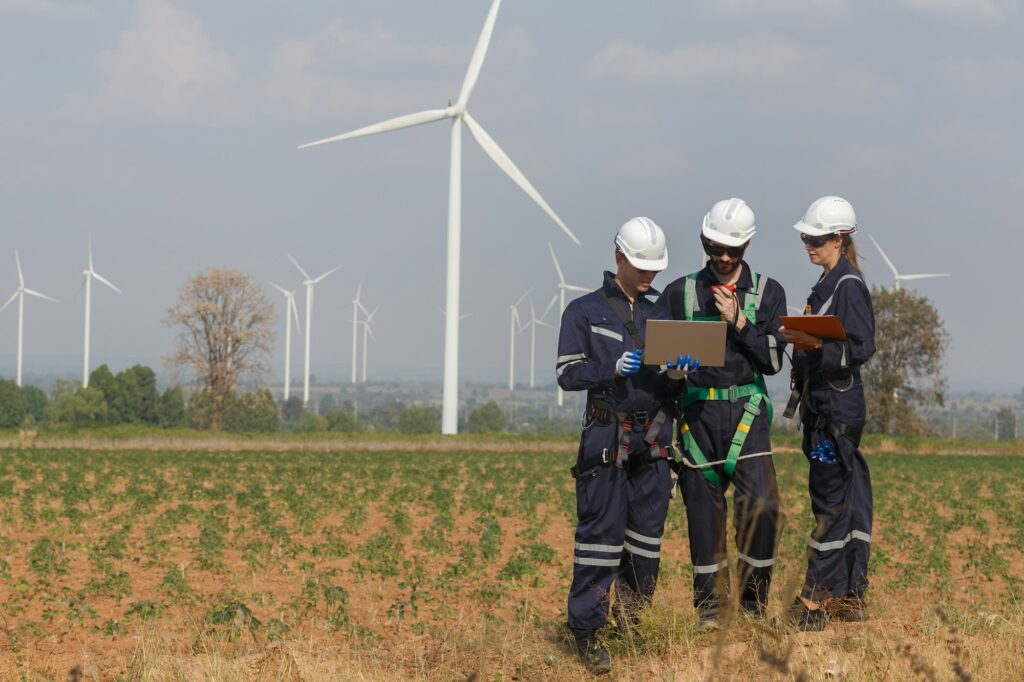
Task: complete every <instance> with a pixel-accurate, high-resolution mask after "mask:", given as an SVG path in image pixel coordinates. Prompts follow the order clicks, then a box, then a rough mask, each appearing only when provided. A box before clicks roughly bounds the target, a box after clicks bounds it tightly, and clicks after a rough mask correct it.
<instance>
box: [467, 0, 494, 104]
mask: <svg viewBox="0 0 1024 682" xmlns="http://www.w3.org/2000/svg"><path fill="white" fill-rule="evenodd" d="M500 5H501V0H494V2H492V3H491V10H490V11H489V12H488V13H487V19H486V20H485V21H484V27H483V30H481V31H480V37H479V38H478V39H477V41H476V47H475V48H474V49H473V56H472V58H470V60H469V69H467V70H466V78H465V79H464V80H463V81H462V90H461V91H459V106H463V107H464V106H466V102H468V101H469V96H470V95H471V94H472V93H473V88H474V87H475V86H476V81H477V78H479V77H480V69H481V67H483V65H484V57H486V56H487V47H488V46H489V45H490V43H491V35H492V34H493V33H494V22H495V21H496V20H497V18H498V7H499V6H500Z"/></svg>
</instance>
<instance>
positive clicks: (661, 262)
mask: <svg viewBox="0 0 1024 682" xmlns="http://www.w3.org/2000/svg"><path fill="white" fill-rule="evenodd" d="M620 251H621V250H620ZM621 253H622V255H623V256H625V257H626V260H628V261H629V264H630V265H632V266H633V267H634V268H636V269H637V270H647V271H649V272H661V271H662V270H664V269H665V268H667V267H668V249H665V253H663V254H662V255H661V258H659V259H657V260H644V259H642V258H637V257H636V256H630V255H629V254H628V253H626V252H625V251H621Z"/></svg>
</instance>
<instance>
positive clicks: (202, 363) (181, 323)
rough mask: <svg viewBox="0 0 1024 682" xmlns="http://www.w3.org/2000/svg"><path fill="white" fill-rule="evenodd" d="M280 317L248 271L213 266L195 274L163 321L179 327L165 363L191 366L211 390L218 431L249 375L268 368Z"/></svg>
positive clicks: (199, 381)
mask: <svg viewBox="0 0 1024 682" xmlns="http://www.w3.org/2000/svg"><path fill="white" fill-rule="evenodd" d="M275 319H276V315H275V313H274V307H273V305H272V304H271V303H270V302H269V301H268V300H267V299H266V298H265V297H264V295H263V289H262V288H261V287H260V285H259V284H257V283H256V281H255V280H254V279H252V278H251V277H249V276H248V275H246V274H244V273H241V272H239V271H238V270H233V269H230V268H214V269H213V270H210V271H208V272H205V273H200V274H198V275H195V276H193V277H191V278H190V279H189V280H188V281H187V282H186V283H185V286H184V287H183V288H182V290H181V298H180V299H179V300H178V303H177V304H175V305H174V306H173V307H171V308H169V309H168V310H167V316H166V317H165V318H164V324H166V325H167V326H169V327H177V328H178V330H179V334H178V339H177V348H176V350H175V352H174V354H172V355H170V356H167V357H165V358H164V364H165V365H167V367H168V368H170V369H172V370H174V371H181V370H183V369H191V370H192V371H193V372H195V375H196V382H197V383H198V384H199V385H200V386H201V387H202V388H204V389H205V390H207V391H208V392H209V394H210V400H211V402H212V406H213V428H214V429H215V430H217V431H219V430H220V428H221V425H222V424H223V421H224V412H225V409H226V407H227V404H228V398H229V397H230V395H231V393H232V391H234V390H235V388H236V387H237V386H238V382H239V381H240V380H241V379H242V378H244V377H246V376H252V377H256V376H259V375H260V374H262V373H263V372H265V371H267V369H268V354H269V352H270V350H271V348H272V346H273V343H274V338H275V337H274V323H275Z"/></svg>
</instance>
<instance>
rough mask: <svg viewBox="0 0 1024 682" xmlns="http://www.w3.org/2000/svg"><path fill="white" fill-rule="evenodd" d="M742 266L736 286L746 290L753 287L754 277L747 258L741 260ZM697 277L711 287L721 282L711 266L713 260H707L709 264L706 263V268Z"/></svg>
mask: <svg viewBox="0 0 1024 682" xmlns="http://www.w3.org/2000/svg"><path fill="white" fill-rule="evenodd" d="M740 268H741V269H742V272H740V278H739V279H738V280H736V288H737V289H744V290H749V289H753V288H754V278H753V277H752V276H751V274H750V266H749V265H747V261H746V260H742V261H740ZM697 279H699V280H701V283H702V284H707V285H708V286H709V287H711V286H714V285H715V284H718V283H719V282H718V275H716V274H715V271H714V270H712V268H711V261H708V262H707V265H705V266H704V269H703V270H701V271H700V275H698V276H697Z"/></svg>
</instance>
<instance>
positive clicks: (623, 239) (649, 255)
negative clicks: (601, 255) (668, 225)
mask: <svg viewBox="0 0 1024 682" xmlns="http://www.w3.org/2000/svg"><path fill="white" fill-rule="evenodd" d="M615 246H617V247H619V251H621V252H622V255H623V256H625V257H626V260H628V261H629V262H630V264H632V266H633V267H635V268H636V269H638V270H651V271H655V272H660V271H662V270H664V269H665V268H667V267H668V246H667V245H666V243H665V233H664V232H662V230H661V228H660V227H658V226H657V224H656V223H655V222H654V221H653V220H651V219H650V218H632V219H631V220H629V221H627V222H626V224H625V225H623V226H622V227H620V228H619V231H618V233H617V234H616V235H615Z"/></svg>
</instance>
